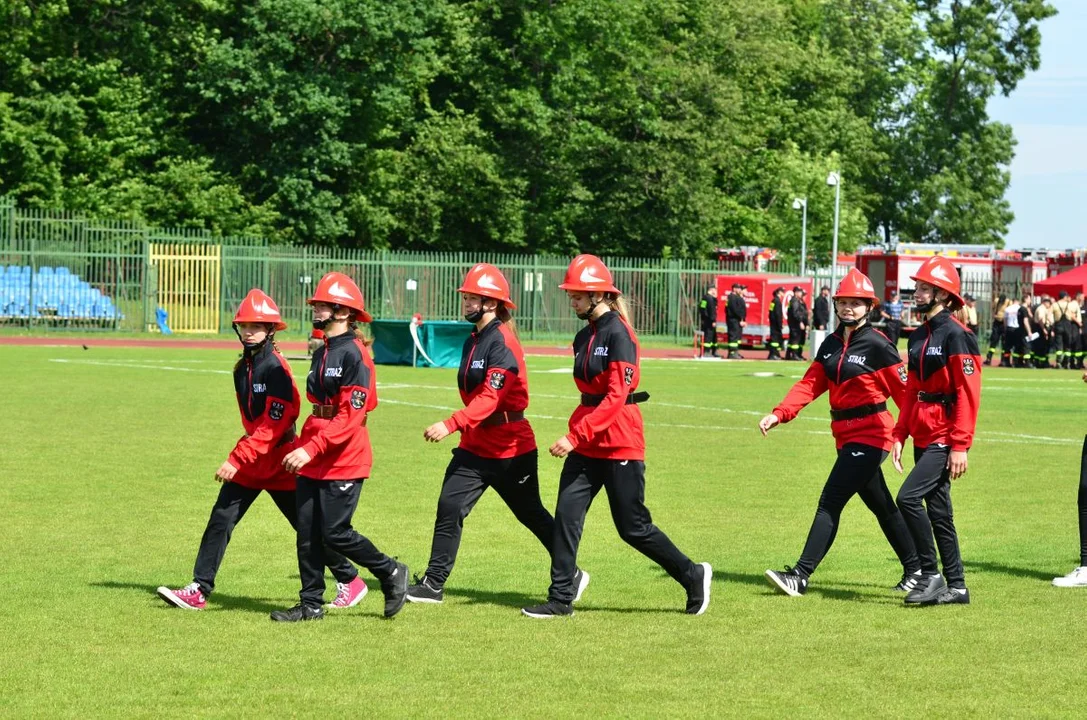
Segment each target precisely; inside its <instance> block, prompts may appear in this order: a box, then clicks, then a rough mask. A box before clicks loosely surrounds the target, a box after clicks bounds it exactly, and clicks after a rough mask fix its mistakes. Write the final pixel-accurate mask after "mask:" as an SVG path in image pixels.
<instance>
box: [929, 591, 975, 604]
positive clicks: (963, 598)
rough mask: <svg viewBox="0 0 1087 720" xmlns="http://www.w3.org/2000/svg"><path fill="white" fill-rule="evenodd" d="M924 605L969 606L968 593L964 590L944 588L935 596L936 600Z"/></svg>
mask: <svg viewBox="0 0 1087 720" xmlns="http://www.w3.org/2000/svg"><path fill="white" fill-rule="evenodd" d="M923 604H924V605H926V606H928V605H969V604H970V591H969V590H967V589H966V588H953V587H949V588H944V591H943V592H941V593H940V594H939V595H937V596H936V599H935V600H933V601H931V602H927V603H923Z"/></svg>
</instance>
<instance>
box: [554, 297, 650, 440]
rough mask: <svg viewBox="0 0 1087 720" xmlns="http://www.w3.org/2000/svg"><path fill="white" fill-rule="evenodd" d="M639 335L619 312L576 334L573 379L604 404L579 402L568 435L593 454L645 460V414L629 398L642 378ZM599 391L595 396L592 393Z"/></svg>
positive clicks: (608, 313) (606, 316) (599, 319)
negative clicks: (643, 415) (643, 420)
mask: <svg viewBox="0 0 1087 720" xmlns="http://www.w3.org/2000/svg"><path fill="white" fill-rule="evenodd" d="M638 362H639V346H638V336H637V335H635V334H634V330H633V328H631V327H630V325H629V324H627V322H626V321H625V320H623V318H621V317H620V316H619V313H617V312H615V311H611V312H607V313H604V314H603V315H601V316H600V317H599V318H597V319H596V320H590V321H589V324H588V325H586V326H585V327H584V328H582V329H581V331H579V332H578V334H577V336H576V337H575V338H574V384H576V385H577V389H578V390H580V391H581V392H582V394H583V395H588V396H590V398H592V399H593V400H599V401H600V404H599V405H595V406H593V405H587V404H585V403H584V402H583V403H582V404H581V405H578V406H577V409H575V410H574V414H573V415H572V416H571V417H570V432H569V433H568V434H567V435H566V438H567V439H568V440H569V441H570V443H571V444H573V446H574V450H575V452H577V453H579V454H581V455H585V456H587V457H592V458H606V459H611V460H644V459H645V432H644V428H643V425H642V413H641V411H640V410H639V409H638V406H637V405H635V404H632V403H630V402H629V400H628V398H629V396H631V395H633V393H634V391H635V390H636V389H637V388H638V381H639V380H640V379H641V368H640V367H639V364H638ZM592 396H595V397H592Z"/></svg>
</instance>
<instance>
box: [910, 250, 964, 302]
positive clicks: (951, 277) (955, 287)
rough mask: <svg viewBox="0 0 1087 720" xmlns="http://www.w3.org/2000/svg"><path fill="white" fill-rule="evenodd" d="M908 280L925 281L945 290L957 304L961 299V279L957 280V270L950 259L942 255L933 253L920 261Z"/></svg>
mask: <svg viewBox="0 0 1087 720" xmlns="http://www.w3.org/2000/svg"><path fill="white" fill-rule="evenodd" d="M910 280H914V281H916V282H926V283H928V284H929V285H932V286H933V287H937V288H940V289H941V290H946V291H947V292H948V293H950V294H951V296H952V297H953V298H955V300H957V301H958V304H959V305H962V304H963V301H962V281H961V280H959V271H958V270H956V269H955V266H954V265H952V264H951V261H950V260H948V259H947V258H945V257H944V256H943V255H933V256H932V257H930V258H929V259H928V260H925V262H923V263H921V267H920V268H918V270H917V274H916V275H910Z"/></svg>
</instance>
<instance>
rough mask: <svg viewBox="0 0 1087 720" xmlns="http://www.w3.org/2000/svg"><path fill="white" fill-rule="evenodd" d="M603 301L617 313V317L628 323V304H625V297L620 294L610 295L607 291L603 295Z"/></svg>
mask: <svg viewBox="0 0 1087 720" xmlns="http://www.w3.org/2000/svg"><path fill="white" fill-rule="evenodd" d="M604 302H606V303H607V304H608V307H610V308H611V309H612V310H614V311H615V312H617V313H619V317H621V318H623V321H624V322H625V323H627V324H628V325H629V324H630V306H629V305H627V301H626V299H625V298H624V297H623V296H622V295H611V293H608V294H606V295H604Z"/></svg>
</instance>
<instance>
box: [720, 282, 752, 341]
mask: <svg viewBox="0 0 1087 720" xmlns="http://www.w3.org/2000/svg"><path fill="white" fill-rule="evenodd" d="M725 324H726V325H727V327H728V357H729V360H743V357H744V356H743V355H741V354H740V340H741V339H743V334H744V328H745V327H746V326H747V303H746V302H745V301H744V286H743V285H741V284H740V283H733V284H732V292H730V293H729V294H728V302H727V303H726V304H725Z"/></svg>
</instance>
